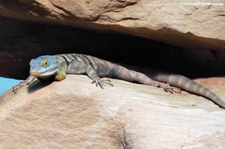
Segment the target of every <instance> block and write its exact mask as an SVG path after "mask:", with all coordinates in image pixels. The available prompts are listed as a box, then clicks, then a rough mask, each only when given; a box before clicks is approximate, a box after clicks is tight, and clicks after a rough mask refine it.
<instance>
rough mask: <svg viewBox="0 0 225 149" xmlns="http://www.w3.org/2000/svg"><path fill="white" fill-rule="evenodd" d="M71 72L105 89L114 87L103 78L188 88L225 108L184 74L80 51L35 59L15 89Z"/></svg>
mask: <svg viewBox="0 0 225 149" xmlns="http://www.w3.org/2000/svg"><path fill="white" fill-rule="evenodd" d="M67 74H86V75H87V76H88V77H89V78H90V79H91V80H92V81H93V83H95V84H96V86H100V87H101V88H103V86H104V85H110V86H113V85H112V83H111V81H110V80H109V79H104V78H103V77H109V78H116V79H120V80H125V81H129V82H137V83H140V84H145V85H151V86H154V87H159V88H163V89H164V90H165V91H167V92H171V93H173V92H181V90H185V91H187V92H190V93H193V94H195V95H200V96H203V97H205V98H207V99H209V100H211V101H212V102H214V103H215V104H217V105H218V106H219V107H221V108H223V109H225V102H224V101H223V100H221V99H220V98H219V97H218V96H217V95H216V94H215V93H213V92H212V91H211V90H209V89H208V88H206V87H204V86H202V85H200V84H198V83H197V82H195V81H193V80H191V79H189V78H187V77H185V76H183V75H179V74H172V73H171V74H169V73H165V72H160V71H159V72H156V71H154V70H151V73H149V74H145V73H142V72H139V71H136V70H133V69H129V68H127V67H125V66H122V65H119V64H116V63H113V62H109V61H106V60H103V59H100V58H97V57H94V56H90V55H85V54H77V53H69V54H57V55H43V56H39V57H37V58H36V59H32V60H31V61H30V76H29V77H28V78H27V79H26V80H25V81H23V82H21V83H20V84H18V85H17V86H15V87H14V88H13V92H14V93H16V91H17V90H18V89H19V88H21V87H22V86H24V85H28V84H30V83H31V82H32V81H33V80H34V79H35V78H37V79H40V80H49V79H50V78H53V79H54V80H55V81H61V80H64V79H65V78H66V75H67Z"/></svg>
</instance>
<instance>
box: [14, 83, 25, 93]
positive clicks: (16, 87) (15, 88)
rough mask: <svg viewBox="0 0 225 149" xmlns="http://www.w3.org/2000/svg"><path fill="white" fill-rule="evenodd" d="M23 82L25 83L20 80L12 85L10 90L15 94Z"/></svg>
mask: <svg viewBox="0 0 225 149" xmlns="http://www.w3.org/2000/svg"><path fill="white" fill-rule="evenodd" d="M24 83H25V82H24V81H21V82H20V83H19V84H17V85H15V86H13V87H12V92H13V93H14V94H16V93H17V91H18V90H19V89H21V88H22V87H23V86H24Z"/></svg>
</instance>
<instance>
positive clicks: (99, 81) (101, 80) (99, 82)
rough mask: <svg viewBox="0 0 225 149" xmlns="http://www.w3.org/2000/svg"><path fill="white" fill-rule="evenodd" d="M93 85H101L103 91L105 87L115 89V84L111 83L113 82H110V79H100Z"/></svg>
mask: <svg viewBox="0 0 225 149" xmlns="http://www.w3.org/2000/svg"><path fill="white" fill-rule="evenodd" d="M93 83H95V85H96V86H98V85H99V86H100V87H101V89H103V86H104V85H108V86H111V87H113V84H112V83H111V80H109V79H98V80H95V81H93V82H92V84H93Z"/></svg>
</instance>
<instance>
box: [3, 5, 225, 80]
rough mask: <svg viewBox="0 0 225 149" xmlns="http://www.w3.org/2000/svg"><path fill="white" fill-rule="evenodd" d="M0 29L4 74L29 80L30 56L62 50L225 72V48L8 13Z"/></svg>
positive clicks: (179, 69)
mask: <svg viewBox="0 0 225 149" xmlns="http://www.w3.org/2000/svg"><path fill="white" fill-rule="evenodd" d="M0 3H1V2H0ZM0 30H1V32H0V49H1V52H0V68H1V71H0V76H1V77H10V78H16V79H26V77H28V75H29V74H28V73H29V62H30V60H31V59H33V58H36V57H37V56H40V55H46V54H48V55H51V54H59V53H84V54H89V55H92V56H96V57H99V58H102V59H105V60H109V61H112V62H116V63H123V64H128V65H134V66H145V67H149V68H155V69H162V70H164V71H169V72H173V73H178V74H183V75H186V76H188V77H198V78H199V77H200V78H202V77H210V76H220V75H224V74H225V69H224V63H225V50H219V51H215V50H214V49H210V50H207V48H206V49H204V50H200V49H198V48H197V49H195V48H194V49H192V48H190V49H187V48H181V47H178V46H171V45H169V44H164V43H162V42H157V41H154V40H149V39H144V38H140V37H135V36H129V35H125V34H118V33H113V32H99V31H93V30H85V29H77V28H74V27H69V26H64V25H53V24H40V23H34V22H27V21H22V20H17V19H9V18H5V17H0ZM215 43H216V42H215ZM188 45H190V44H188ZM202 45H203V44H202ZM128 51H129V52H128ZM9 68H10V69H9Z"/></svg>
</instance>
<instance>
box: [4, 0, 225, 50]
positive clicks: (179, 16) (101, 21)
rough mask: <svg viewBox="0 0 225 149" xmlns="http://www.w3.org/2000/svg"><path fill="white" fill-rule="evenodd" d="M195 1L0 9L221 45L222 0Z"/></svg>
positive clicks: (19, 4) (58, 0) (12, 4)
mask: <svg viewBox="0 0 225 149" xmlns="http://www.w3.org/2000/svg"><path fill="white" fill-rule="evenodd" d="M195 2H196V1H188V2H187V1H181V0H173V1H171V0H166V1H163V2H161V1H152V0H104V1H103V0H92V1H90V0H45V1H44V0H34V1H24V0H17V1H1V2H0V11H1V15H3V16H7V17H14V18H20V19H28V20H34V21H38V20H39V21H45V22H58V23H62V24H70V25H75V26H82V27H92V28H98V29H110V30H117V31H119V32H126V33H129V34H134V35H139V36H143V37H146V38H150V39H154V40H159V41H163V42H166V43H170V44H175V45H179V46H182V47H186V48H200V49H205V48H208V49H213V50H221V49H222V48H223V49H224V48H225V44H224V42H222V41H221V40H223V41H224V40H225V30H224V25H225V17H224V16H225V11H224V10H225V9H224V8H225V0H220V1H215V3H216V4H211V5H203V4H199V5H194V3H195ZM203 14H204V15H203ZM199 37H201V38H199Z"/></svg>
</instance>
